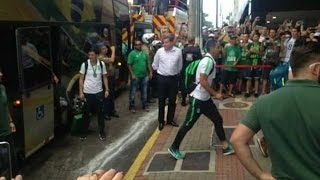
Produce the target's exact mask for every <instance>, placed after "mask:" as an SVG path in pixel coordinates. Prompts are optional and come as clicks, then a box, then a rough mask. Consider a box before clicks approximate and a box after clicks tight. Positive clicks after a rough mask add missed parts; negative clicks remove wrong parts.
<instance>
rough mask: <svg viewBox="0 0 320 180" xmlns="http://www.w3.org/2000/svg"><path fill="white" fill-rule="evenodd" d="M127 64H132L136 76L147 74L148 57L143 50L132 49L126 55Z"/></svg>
mask: <svg viewBox="0 0 320 180" xmlns="http://www.w3.org/2000/svg"><path fill="white" fill-rule="evenodd" d="M127 63H128V65H131V66H132V71H133V74H134V75H135V76H136V77H137V78H140V77H146V76H147V75H148V70H147V69H148V65H149V58H148V55H147V54H146V53H145V52H144V51H142V50H141V51H138V50H133V51H131V52H130V54H129V56H128V62H127Z"/></svg>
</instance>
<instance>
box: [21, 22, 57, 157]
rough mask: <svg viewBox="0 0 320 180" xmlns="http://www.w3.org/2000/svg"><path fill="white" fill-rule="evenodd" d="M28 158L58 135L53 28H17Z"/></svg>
mask: <svg viewBox="0 0 320 180" xmlns="http://www.w3.org/2000/svg"><path fill="white" fill-rule="evenodd" d="M16 40H17V55H18V57H17V60H18V66H19V68H18V69H19V83H20V87H21V90H22V91H21V92H22V107H23V126H24V151H25V157H28V156H30V155H31V154H32V153H33V152H35V151H36V150H38V149H39V148H41V147H42V146H43V145H44V144H46V143H47V142H49V141H50V140H51V139H53V137H54V102H53V101H54V94H53V93H54V91H53V87H52V75H53V73H52V66H51V62H52V60H51V59H52V58H51V57H52V56H51V39H50V28H49V27H28V28H18V29H16Z"/></svg>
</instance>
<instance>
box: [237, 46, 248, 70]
mask: <svg viewBox="0 0 320 180" xmlns="http://www.w3.org/2000/svg"><path fill="white" fill-rule="evenodd" d="M248 53H249V47H248V44H246V45H244V46H243V47H241V57H240V61H239V63H238V64H240V65H250V60H249V57H248V56H247V55H248Z"/></svg>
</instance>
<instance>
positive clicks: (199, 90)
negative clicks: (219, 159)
mask: <svg viewBox="0 0 320 180" xmlns="http://www.w3.org/2000/svg"><path fill="white" fill-rule="evenodd" d="M206 49H207V52H208V53H207V54H206V56H205V57H204V58H203V59H202V60H201V61H200V63H199V65H198V68H197V72H196V83H197V84H198V85H197V87H196V88H195V90H194V91H193V92H192V93H191V94H190V96H191V105H190V107H189V109H188V112H187V116H186V119H185V122H184V123H183V125H182V126H181V128H180V129H179V132H178V134H177V136H176V138H175V140H174V142H173V144H172V145H171V147H170V148H169V149H168V151H169V153H170V154H171V155H172V156H173V157H174V158H176V159H177V160H179V159H183V158H184V155H183V154H182V153H181V152H180V150H179V146H180V143H181V142H182V140H183V138H184V137H185V135H186V134H187V133H188V131H189V130H190V129H191V128H192V127H193V125H194V124H195V123H196V122H197V120H198V119H199V117H200V115H201V114H204V115H205V116H207V117H208V118H209V119H210V120H211V121H212V122H213V123H214V126H215V131H216V134H217V136H218V137H219V140H220V141H221V142H222V145H223V154H224V155H229V154H233V153H234V150H233V148H232V145H231V144H230V143H228V142H227V141H226V137H225V132H224V129H223V120H222V117H221V115H220V113H219V111H218V109H217V107H216V105H215V104H214V103H213V101H212V99H211V95H212V96H215V97H216V98H218V99H221V98H222V94H220V93H219V92H217V91H215V90H214V89H212V87H211V84H212V80H213V79H214V78H215V76H216V69H215V65H216V62H215V60H214V59H213V57H217V56H218V55H219V52H220V48H219V45H218V43H217V41H215V40H210V41H208V43H207V46H206Z"/></svg>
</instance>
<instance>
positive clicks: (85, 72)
mask: <svg viewBox="0 0 320 180" xmlns="http://www.w3.org/2000/svg"><path fill="white" fill-rule="evenodd" d="M97 63H99V64H100V68H101V72H102V71H103V66H102V62H101V61H100V60H98V61H97ZM88 66H89V64H88V61H86V62H84V67H85V71H84V78H86V75H87V71H88ZM101 78H102V81H103V74H102V73H101Z"/></svg>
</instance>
